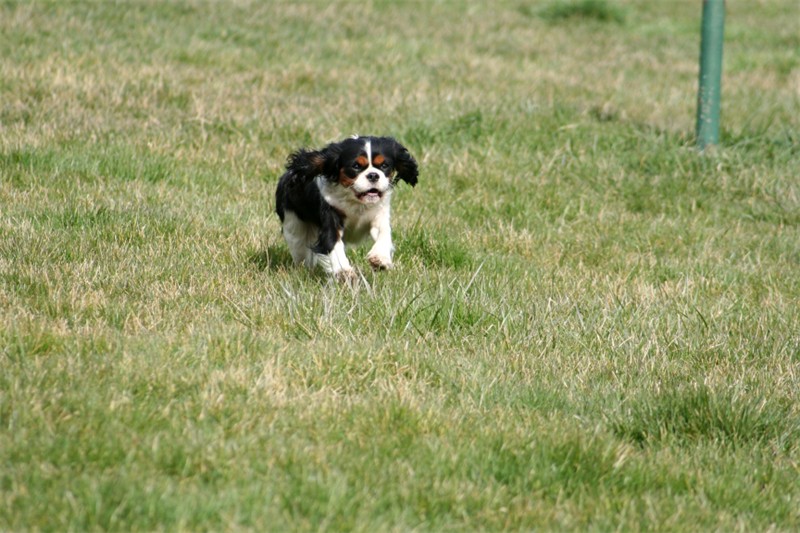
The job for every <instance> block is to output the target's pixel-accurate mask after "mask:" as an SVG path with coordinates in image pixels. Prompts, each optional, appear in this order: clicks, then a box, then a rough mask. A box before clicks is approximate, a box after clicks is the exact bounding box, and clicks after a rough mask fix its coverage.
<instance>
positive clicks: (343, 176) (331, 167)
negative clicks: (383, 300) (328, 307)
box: [275, 136, 419, 279]
mask: <svg viewBox="0 0 800 533" xmlns="http://www.w3.org/2000/svg"><path fill="white" fill-rule="evenodd" d="M418 175H419V169H418V166H417V161H416V160H415V159H414V158H413V157H412V156H411V154H410V153H409V151H408V150H407V149H406V148H405V147H404V146H403V145H402V144H400V143H399V142H397V141H396V140H395V139H394V138H392V137H371V136H365V137H362V136H354V137H351V138H348V139H345V140H343V141H341V142H336V143H331V144H329V145H328V146H326V147H325V148H323V149H321V150H307V149H300V150H298V151H296V152H294V153H293V154H291V155H290V156H289V158H288V159H287V162H286V172H285V173H284V174H283V176H281V178H280V180H279V181H278V188H277V190H276V192H275V211H276V212H277V214H278V217H279V218H280V220H281V231H282V233H283V237H284V239H286V244H287V245H288V246H289V252H290V253H291V255H292V259H293V260H294V262H295V264H304V265H306V266H307V267H309V268H315V267H317V266H321V267H322V268H323V270H324V271H325V272H328V273H330V274H332V275H334V276H335V277H337V278H340V279H353V278H355V272H354V270H353V267H352V266H351V264H350V261H349V260H348V259H347V255H345V243H346V244H348V245H351V244H357V243H359V242H361V241H362V240H364V239H365V238H366V237H367V235H369V236H370V237H371V238H372V240H373V241H374V244H373V245H372V248H371V249H370V250H369V252H368V253H367V261H368V262H369V264H370V265H371V266H372V268H373V269H375V270H387V269H391V268H392V266H393V264H392V256H393V254H394V244H393V243H392V228H391V225H390V215H389V204H390V202H391V199H392V192H393V190H394V187H395V186H396V185H397V183H398V182H399V181H405V182H406V183H408V184H409V185H411V186H412V187H413V186H415V185H416V184H417V178H418Z"/></svg>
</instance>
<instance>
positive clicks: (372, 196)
mask: <svg viewBox="0 0 800 533" xmlns="http://www.w3.org/2000/svg"><path fill="white" fill-rule="evenodd" d="M358 196H359V198H364V199H366V200H377V199H378V198H380V197H381V193H380V191H379V190H378V189H370V190H368V191H367V192H362V193H361V194H359V195H358Z"/></svg>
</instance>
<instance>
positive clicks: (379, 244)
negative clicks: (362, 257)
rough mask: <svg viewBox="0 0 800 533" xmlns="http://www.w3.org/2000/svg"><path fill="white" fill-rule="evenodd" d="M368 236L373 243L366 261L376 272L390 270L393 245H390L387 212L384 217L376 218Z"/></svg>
mask: <svg viewBox="0 0 800 533" xmlns="http://www.w3.org/2000/svg"><path fill="white" fill-rule="evenodd" d="M369 234H370V236H371V237H372V239H373V240H374V241H375V244H373V245H372V248H371V249H370V251H369V253H368V254H367V261H369V264H370V265H372V268H374V269H376V270H388V269H390V268H392V266H393V265H392V254H393V253H394V244H392V227H391V225H390V224H389V212H388V211H386V212H385V214H384V216H381V217H377V218H376V219H375V220H374V221H373V223H372V227H371V228H370V230H369Z"/></svg>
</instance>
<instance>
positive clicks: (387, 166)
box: [380, 162, 391, 170]
mask: <svg viewBox="0 0 800 533" xmlns="http://www.w3.org/2000/svg"><path fill="white" fill-rule="evenodd" d="M390 166H391V165H389V163H386V162H383V163H381V166H380V169H381V170H386V169H387V168H389V167H390Z"/></svg>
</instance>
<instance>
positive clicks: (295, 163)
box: [286, 148, 325, 180]
mask: <svg viewBox="0 0 800 533" xmlns="http://www.w3.org/2000/svg"><path fill="white" fill-rule="evenodd" d="M324 165H325V155H324V154H323V153H322V152H320V151H317V150H306V149H305V148H301V149H300V150H298V151H296V152H295V153H293V154H292V155H290V156H289V159H288V160H287V161H286V170H287V171H289V172H291V173H292V174H294V175H295V176H297V177H300V178H303V179H308V180H310V179H314V178H315V177H317V176H319V175H320V174H322V173H323V171H324V168H323V167H324Z"/></svg>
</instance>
